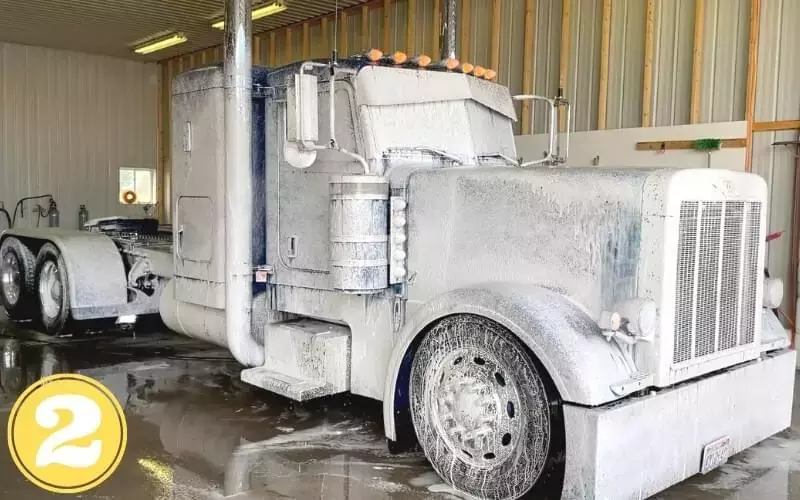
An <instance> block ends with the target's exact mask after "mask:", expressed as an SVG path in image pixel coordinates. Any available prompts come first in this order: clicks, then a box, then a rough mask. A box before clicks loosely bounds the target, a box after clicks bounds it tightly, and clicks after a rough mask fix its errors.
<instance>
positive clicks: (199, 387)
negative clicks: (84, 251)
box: [0, 317, 800, 500]
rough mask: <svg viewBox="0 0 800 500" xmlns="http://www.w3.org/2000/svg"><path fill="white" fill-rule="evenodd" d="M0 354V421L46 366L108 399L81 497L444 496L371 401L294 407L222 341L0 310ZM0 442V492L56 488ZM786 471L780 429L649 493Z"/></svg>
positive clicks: (717, 490) (740, 483)
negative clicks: (102, 436) (111, 419)
mask: <svg viewBox="0 0 800 500" xmlns="http://www.w3.org/2000/svg"><path fill="white" fill-rule="evenodd" d="M0 353H2V359H1V360H0V361H1V362H0V413H1V414H2V415H3V417H2V425H3V428H5V425H6V423H7V417H8V413H9V411H10V409H11V405H12V404H13V402H14V400H15V399H16V397H17V396H18V395H19V394H20V393H21V392H22V391H23V390H24V389H25V388H26V387H27V386H28V385H30V384H32V383H33V382H34V381H36V380H38V379H39V378H40V377H43V376H46V375H50V374H53V373H61V372H78V373H82V374H85V375H88V376H91V377H94V378H96V379H98V380H100V381H101V382H103V384H105V385H106V386H107V387H108V388H109V389H110V390H111V391H112V392H113V393H114V394H115V395H116V396H117V398H118V399H119V400H120V402H121V404H122V406H123V407H124V409H125V413H126V416H127V419H128V447H127V451H126V453H125V457H124V459H123V461H122V464H121V465H120V467H119V469H117V471H116V472H115V473H114V475H113V476H112V477H111V478H110V479H109V480H108V481H107V482H106V483H104V484H103V485H101V486H100V487H98V488H97V489H95V490H92V491H90V492H89V493H86V494H84V495H82V497H83V498H92V499H99V498H103V499H136V500H140V499H147V498H158V499H181V500H182V499H206V498H209V499H211V498H224V497H226V496H231V497H233V498H237V499H250V498H253V499H255V498H259V499H260V498H269V499H272V498H298V499H312V498H325V499H332V500H337V499H372V498H456V497H455V496H453V495H452V494H451V493H448V492H447V488H445V486H444V485H443V484H442V482H441V480H440V479H439V478H438V477H437V476H436V474H435V473H434V472H433V471H432V469H431V468H430V466H429V465H428V464H427V462H426V461H425V458H424V456H422V455H421V454H420V453H409V454H402V455H391V454H389V452H388V450H387V448H386V442H385V439H384V438H383V430H382V419H381V406H380V404H379V403H377V402H374V401H370V400H366V399H363V398H358V397H336V398H327V399H324V400H320V401H315V402H311V403H305V404H298V403H294V402H292V401H290V400H288V399H285V398H282V397H280V396H276V395H273V394H270V393H268V392H266V391H262V390H259V389H256V388H253V387H250V386H248V385H246V384H244V383H243V382H241V381H240V380H239V377H238V373H239V369H240V368H239V366H238V365H237V364H236V363H235V362H233V360H232V359H231V358H230V356H229V355H228V353H227V351H225V350H222V349H217V348H210V347H209V345H207V344H203V343H201V342H198V341H195V340H191V339H187V338H185V337H180V336H177V335H173V334H170V333H166V332H164V331H163V330H154V331H153V330H151V331H137V332H135V333H134V332H131V331H104V332H99V333H94V334H82V335H75V336H71V337H59V338H52V337H48V336H45V335H42V334H39V333H36V332H33V331H30V330H28V329H25V328H22V327H18V326H15V325H11V324H9V323H8V322H6V321H5V320H3V319H2V317H0ZM795 429H797V430H795ZM2 448H3V452H2V453H0V478H2V479H0V498H4V499H5V498H9V499H18V498H19V499H23V498H25V499H28V498H51V497H52V498H63V497H62V496H59V495H55V494H48V493H45V492H42V491H41V490H38V489H36V488H35V487H34V486H32V485H31V484H29V483H27V482H26V480H25V479H24V478H23V476H22V475H21V474H20V473H19V472H18V471H17V470H16V468H15V467H14V465H13V463H12V461H11V458H10V456H9V454H8V451H7V448H6V447H5V445H4V446H3V447H2ZM798 470H800V426H793V428H792V429H791V430H788V431H785V432H784V433H782V434H781V435H779V436H777V437H774V438H771V439H769V440H767V441H765V442H764V443H762V444H761V445H759V446H757V447H755V448H753V449H751V450H748V451H746V452H744V453H742V454H740V455H738V456H736V457H734V458H732V459H731V461H730V462H729V463H728V464H727V465H725V466H724V467H722V468H721V469H719V470H717V471H714V472H712V473H710V474H709V475H707V476H697V477H695V478H692V479H690V480H689V481H687V482H685V483H683V484H680V485H677V486H675V487H673V488H671V489H670V490H668V491H666V492H664V493H662V494H660V495H659V496H658V498H659V499H665V500H667V499H669V500H672V499H721V498H730V499H775V500H782V499H798V500H800V475H799V474H798V472H797V471H798Z"/></svg>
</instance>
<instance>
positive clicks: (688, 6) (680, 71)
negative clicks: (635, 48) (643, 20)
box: [653, 0, 696, 127]
mask: <svg viewBox="0 0 800 500" xmlns="http://www.w3.org/2000/svg"><path fill="white" fill-rule="evenodd" d="M695 4H696V0H658V3H657V4H656V37H655V43H656V45H655V55H654V63H653V64H654V68H655V75H654V77H653V79H654V82H653V100H654V106H653V125H654V126H657V127H659V126H671V125H686V124H688V123H689V122H690V116H689V113H690V109H691V96H692V53H693V50H694V22H695Z"/></svg>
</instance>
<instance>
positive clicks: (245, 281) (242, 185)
mask: <svg viewBox="0 0 800 500" xmlns="http://www.w3.org/2000/svg"><path fill="white" fill-rule="evenodd" d="M251 8H252V1H251V0H226V2H225V62H224V85H225V91H224V96H225V97H224V98H225V101H224V102H225V225H226V236H225V332H226V337H227V340H228V348H229V349H230V351H231V354H233V356H234V358H236V360H237V361H238V362H239V363H241V364H243V365H246V366H260V365H262V364H263V363H264V349H263V347H262V346H260V345H258V343H256V341H255V340H254V339H253V336H252V335H251V331H250V330H251V316H252V300H253V282H252V276H253V257H252V250H251V238H250V232H251V231H252V228H253V222H252V221H253V213H252V207H253V201H252V200H253V181H252V174H251V169H252V150H251V144H252V121H253V101H252V88H253V68H252V53H251V40H252V38H251V33H252V21H251V19H250V11H251Z"/></svg>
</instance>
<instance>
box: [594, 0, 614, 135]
mask: <svg viewBox="0 0 800 500" xmlns="http://www.w3.org/2000/svg"><path fill="white" fill-rule="evenodd" d="M610 47H611V0H603V20H602V25H601V28H600V89H599V90H598V92H597V130H605V128H606V125H607V121H608V116H607V115H608V62H609V54H610V50H609V48H610Z"/></svg>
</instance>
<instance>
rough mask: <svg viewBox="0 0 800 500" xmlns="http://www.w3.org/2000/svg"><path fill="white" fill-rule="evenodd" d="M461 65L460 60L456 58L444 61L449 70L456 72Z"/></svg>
mask: <svg viewBox="0 0 800 500" xmlns="http://www.w3.org/2000/svg"><path fill="white" fill-rule="evenodd" d="M459 64H460V62H459V60H458V59H456V58H455V57H450V58H447V59H445V60H444V66H445V67H446V68H447V69H449V70H454V69H456V68H457V67H458V65H459Z"/></svg>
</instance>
